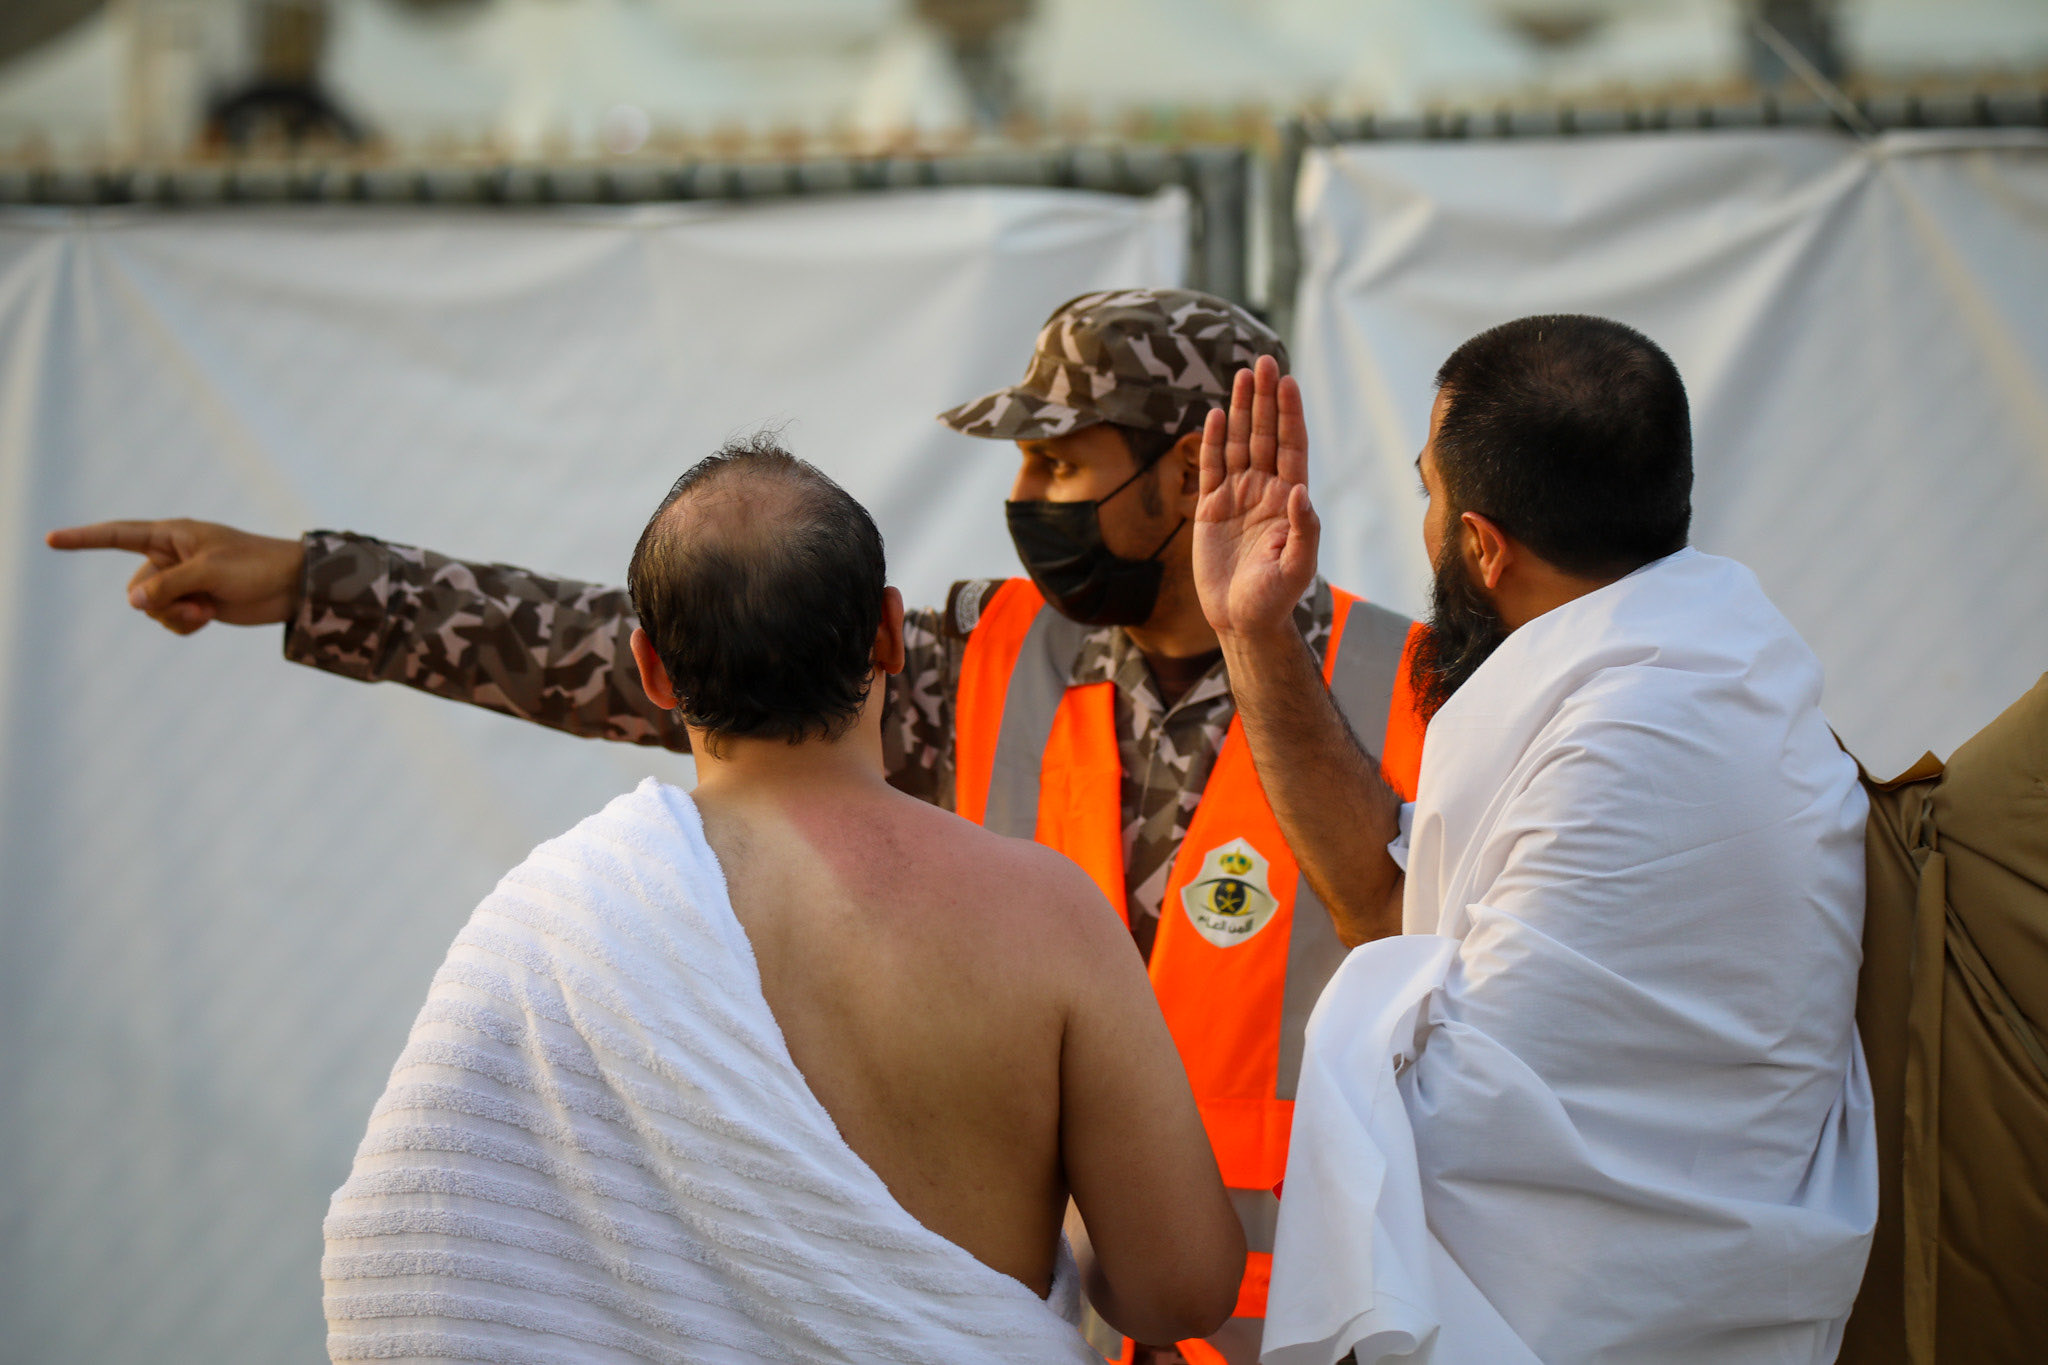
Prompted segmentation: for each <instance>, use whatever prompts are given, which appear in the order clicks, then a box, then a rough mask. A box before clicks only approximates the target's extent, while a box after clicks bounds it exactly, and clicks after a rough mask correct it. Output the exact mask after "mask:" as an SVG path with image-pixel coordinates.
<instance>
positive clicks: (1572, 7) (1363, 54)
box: [0, 0, 2048, 163]
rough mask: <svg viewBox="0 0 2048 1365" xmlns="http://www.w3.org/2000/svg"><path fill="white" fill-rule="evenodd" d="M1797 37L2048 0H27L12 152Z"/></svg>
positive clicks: (1888, 70)
mask: <svg viewBox="0 0 2048 1365" xmlns="http://www.w3.org/2000/svg"><path fill="white" fill-rule="evenodd" d="M1758 19H1761V20H1763V21H1764V22H1766V23H1767V24H1768V25H1770V27H1771V29H1772V30H1773V31H1774V32H1775V33H1776V34H1779V35H1782V38H1783V39H1784V44H1777V43H1773V42H1771V41H1769V40H1767V39H1766V38H1765V37H1762V36H1760V33H1759V26H1758V24H1757V23H1756V22H1755V21H1756V20H1758ZM1785 45H1789V46H1790V48H1791V49H1792V50H1793V52H1794V53H1795V54H1796V56H1795V58H1794V61H1793V62H1792V63H1788V61H1787V56H1786V52H1785V50H1784V47H1785ZM1799 60H1803V61H1805V62H1808V63H1810V64H1811V66H1812V68H1813V69H1814V70H1816V71H1818V72H1819V73H1821V74H1824V75H1825V76H1827V77H1829V78H1830V79H1834V80H1838V81H1840V82H1841V83H1842V84H1843V85H1844V87H1845V89H1847V90H1848V91H1849V92H1850V93H1851V94H1852V95H1854V94H1863V93H1887V92H1888V93H1900V92H1904V93H1916V92H1919V93H1924V92H1928V91H1937V90H1949V89H1956V88H1965V87H1966V88H1969V89H1971V90H1983V89H1988V88H2002V87H2006V86H2011V85H2016V84H2017V85H2025V84H2029V83H2033V84H2038V82H2039V81H2040V78H2041V77H2042V75H2043V73H2044V72H2048V5H2044V4H2042V3H2041V2H2040V0H1429V2H1428V3H1426V4H1425V3H1417V0H747V3H744V4H734V3H727V0H8V3H7V4H6V5H5V6H0V160H8V161H15V162H28V163H39V162H51V161H61V162H75V161H81V160H82V161H88V162H113V161H132V160H136V159H139V158H146V159H159V160H160V159H170V160H178V159H185V158H192V157H202V156H208V155H220V154H222V153H224V152H228V151H238V150H239V151H248V150H260V151H265V152H270V153H282V152H284V151H287V150H297V151H299V152H302V153H303V152H305V151H308V150H325V151H334V150H342V149H346V150H350V151H353V152H356V153H359V154H362V155H367V156H379V157H385V158H400V159H407V158H410V159H418V158H442V159H445V158H450V157H455V158H466V157H485V158H501V159H522V160H534V159H541V158H545V159H550V160H562V159H565V158H594V157H607V156H610V157H633V156H664V155H666V156H671V157H673V156H679V155H691V154H699V153H701V152H702V151H703V150H704V149H706V148H716V149H719V150H720V151H722V152H725V153H731V152H734V151H738V150H744V149H747V148H772V149H774V150H775V151H777V152H778V153H780V154H785V155H786V154H789V153H791V152H792V151H795V150H798V149H803V148H813V149H816V148H829V149H833V150H841V151H845V150H855V149H858V150H874V149H878V148H897V149H900V148H903V147H906V146H926V147H938V148H956V147H959V146H963V145H970V144H974V143H977V142H981V143H986V142H988V141H990V140H996V139H1000V140H1003V141H1006V142H1010V143H1018V142H1023V143H1030V142H1034V141H1037V140H1042V139H1045V138H1048V137H1056V138H1059V139H1062V140H1072V139H1074V138H1077V137H1088V136H1117V137H1126V138H1128V137H1133V136H1137V137H1145V138H1153V139H1160V138H1164V139H1175V138H1187V137H1190V136H1193V137H1196V138H1204V137H1209V138H1213V137H1216V136H1219V135H1225V136H1241V135H1243V134H1245V133H1246V132H1247V131H1248V130H1255V129H1257V128H1258V127H1260V126H1261V125H1263V124H1265V123H1267V122H1269V121H1270V119H1271V118H1272V117H1273V116H1274V115H1276V114H1291V113H1295V112H1298V111H1302V110H1307V111H1310V112H1313V113H1316V114H1318V115H1323V116H1350V115H1355V114H1359V113H1367V112H1371V113H1376V114H1381V115H1386V114H1404V113H1420V112H1423V111H1426V110H1428V109H1430V108H1433V107H1447V106H1456V107H1461V108H1479V107H1491V106H1495V105H1500V104H1516V105H1526V104H1530V103H1540V102H1557V101H1570V102H1575V103H1577V104H1580V105H1587V104H1592V105H1612V104H1618V103H1623V102H1628V101H1638V102H1641V101H1654V102H1663V103H1669V102H1672V101H1674V100H1678V101H1688V100H1689V101H1694V102H1697V101H1700V100H1725V99H1729V98H1733V97H1737V96H1739V95H1741V94H1742V93H1744V92H1751V91H1757V90H1768V89H1772V88H1777V87H1781V86H1783V85H1784V84H1785V83H1786V82H1787V81H1788V80H1793V79H1796V73H1795V71H1794V69H1793V68H1794V65H1795V64H1796V63H1797V62H1798V61H1799Z"/></svg>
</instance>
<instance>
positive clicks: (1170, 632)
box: [1124, 572, 1220, 659]
mask: <svg viewBox="0 0 2048 1365" xmlns="http://www.w3.org/2000/svg"><path fill="white" fill-rule="evenodd" d="M1124 634H1126V635H1128V636H1130V637H1131V643H1132V644H1134V645H1136V646H1137V647H1138V650H1139V652H1140V653H1143V654H1148V655H1151V656H1153V657H1155V658H1158V657H1164V658H1168V659H1188V658H1193V657H1194V656H1195V655H1197V654H1208V653H1212V652H1213V651H1215V650H1216V649H1217V648H1219V647H1220V646H1219V644H1218V641H1217V639H1216V631H1215V629H1214V627H1212V626H1211V625H1210V624H1209V618H1208V617H1207V616H1205V615H1203V613H1202V603H1201V600H1200V599H1199V598H1197V597H1196V596H1195V584H1194V577H1193V574H1192V572H1190V573H1189V575H1188V577H1187V581H1185V582H1180V581H1177V580H1176V579H1175V578H1174V576H1172V575H1171V574H1169V575H1168V577H1167V581H1166V582H1165V583H1164V584H1163V585H1162V586H1161V588H1160V591H1159V605H1158V606H1157V607H1155V608H1154V609H1153V611H1152V616H1151V618H1150V619H1149V620H1147V621H1146V622H1145V624H1143V625H1141V626H1125V627H1124Z"/></svg>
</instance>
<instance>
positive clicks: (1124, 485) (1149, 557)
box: [1095, 456, 1188, 564]
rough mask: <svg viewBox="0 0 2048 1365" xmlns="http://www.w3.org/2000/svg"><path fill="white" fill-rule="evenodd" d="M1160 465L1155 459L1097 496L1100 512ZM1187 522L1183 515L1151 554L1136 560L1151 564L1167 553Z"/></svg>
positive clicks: (1096, 502)
mask: <svg viewBox="0 0 2048 1365" xmlns="http://www.w3.org/2000/svg"><path fill="white" fill-rule="evenodd" d="M1160 458H1161V459H1164V458H1165V457H1164V456H1161V457H1160ZM1158 467H1159V461H1158V460H1154V461H1153V462H1152V463H1151V464H1148V465H1146V466H1144V467H1143V468H1141V469H1139V470H1138V471H1136V472H1135V473H1133V474H1132V475H1131V477H1129V478H1128V479H1125V480H1124V481H1123V482H1122V483H1120V484H1118V485H1117V486H1116V487H1114V488H1112V489H1110V490H1109V491H1108V492H1107V493H1104V494H1103V495H1102V496H1101V497H1099V498H1097V499H1096V500H1095V506H1096V509H1097V511H1098V513H1099V512H1100V510H1101V507H1102V504H1104V503H1105V502H1108V501H1109V500H1110V499H1111V498H1113V497H1115V496H1116V495H1117V494H1119V493H1121V492H1123V491H1124V490H1125V489H1126V488H1129V487H1130V486H1131V485H1132V484H1134V483H1136V482H1137V481H1138V480H1139V479H1140V478H1142V477H1143V476H1144V475H1146V474H1150V473H1151V472H1152V471H1153V470H1155V469H1157V468H1158ZM1187 524H1188V519H1187V518H1186V517H1182V518H1181V519H1180V520H1179V521H1178V522H1176V523H1174V527H1173V529H1172V530H1171V531H1168V532H1167V533H1166V539H1164V540H1162V541H1160V542H1159V546H1158V548H1157V549H1155V550H1153V551H1152V553H1151V554H1149V555H1146V556H1145V557H1144V558H1143V559H1142V560H1137V561H1134V562H1135V563H1140V564H1150V563H1151V562H1152V561H1153V560H1155V559H1157V558H1159V556H1160V555H1162V554H1164V553H1166V547H1167V546H1169V545H1171V544H1173V538H1174V537H1175V536H1177V535H1179V534H1180V529H1181V527H1183V526H1185V525H1187Z"/></svg>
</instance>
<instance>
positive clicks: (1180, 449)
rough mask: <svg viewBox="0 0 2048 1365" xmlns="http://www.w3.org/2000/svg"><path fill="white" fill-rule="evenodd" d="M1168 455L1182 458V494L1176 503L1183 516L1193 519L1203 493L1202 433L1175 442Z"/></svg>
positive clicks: (1192, 433) (1193, 432) (1195, 432)
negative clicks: (1196, 505)
mask: <svg viewBox="0 0 2048 1365" xmlns="http://www.w3.org/2000/svg"><path fill="white" fill-rule="evenodd" d="M1166 453H1167V455H1168V456H1179V457H1180V492H1179V494H1178V496H1176V497H1175V499H1174V502H1175V503H1176V505H1177V506H1178V508H1179V511H1180V514H1181V515H1182V516H1184V517H1192V516H1194V514H1195V504H1196V503H1197V502H1198V501H1200V500H1201V493H1202V433H1201V432H1200V431H1191V432H1189V433H1188V434H1187V435H1185V436H1183V437H1181V438H1180V439H1179V440H1178V441H1175V442H1174V443H1173V445H1172V447H1171V448H1170V449H1169V450H1168V451H1167V452H1166Z"/></svg>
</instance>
